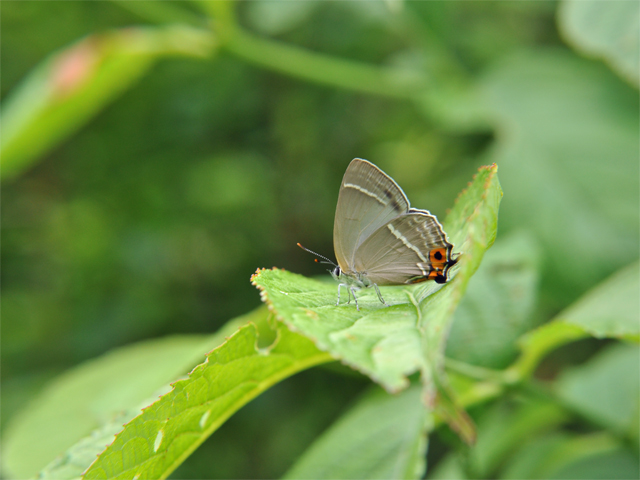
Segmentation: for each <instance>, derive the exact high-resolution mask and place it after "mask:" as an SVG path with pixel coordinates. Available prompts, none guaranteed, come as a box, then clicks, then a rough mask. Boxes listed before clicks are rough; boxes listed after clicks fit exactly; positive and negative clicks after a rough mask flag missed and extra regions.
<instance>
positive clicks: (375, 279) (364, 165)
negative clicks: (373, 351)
mask: <svg viewBox="0 0 640 480" xmlns="http://www.w3.org/2000/svg"><path fill="white" fill-rule="evenodd" d="M298 246H300V247H301V248H303V249H304V250H307V251H308V252H310V253H313V254H314V255H316V256H318V257H320V258H323V259H324V260H325V261H327V262H328V263H330V264H332V265H333V266H334V267H335V268H334V269H333V270H332V271H331V275H332V276H333V278H335V279H336V280H337V281H338V282H339V284H338V302H337V303H336V305H339V304H340V290H341V289H342V288H346V289H347V294H348V295H349V300H348V302H347V303H351V295H353V299H354V301H355V303H356V309H357V310H360V307H359V305H358V300H357V298H356V294H355V292H356V290H359V289H362V288H369V287H374V289H375V291H376V293H377V294H378V298H379V299H380V301H381V302H382V303H383V304H384V305H387V303H386V302H385V301H384V299H383V298H382V294H381V293H380V289H379V288H378V286H384V285H411V284H416V283H420V282H425V281H427V280H435V282H436V283H446V282H447V281H449V270H450V269H451V267H453V266H454V265H455V264H456V263H457V262H458V260H459V257H458V255H459V254H458V255H456V254H454V253H453V244H452V243H451V242H449V240H448V238H447V234H446V233H445V232H444V230H443V229H442V225H440V223H439V222H438V219H437V218H436V217H435V215H432V214H431V213H429V212H428V211H427V210H420V209H417V208H411V206H410V204H409V199H408V198H407V196H406V195H405V193H404V192H403V191H402V189H401V188H400V186H399V185H398V184H397V183H396V182H395V181H394V180H393V179H392V178H391V177H390V176H389V175H387V174H386V173H384V172H383V171H382V170H380V169H379V168H378V167H376V166H375V165H374V164H373V163H371V162H369V161H368V160H363V159H361V158H355V159H353V160H352V161H351V163H350V164H349V166H348V167H347V171H346V172H345V174H344V178H343V179H342V184H341V185H340V193H339V195H338V205H337V207H336V216H335V221H334V224H333V248H334V250H335V254H336V258H337V260H338V264H337V265H336V264H335V263H334V262H332V261H331V260H329V259H328V258H326V257H324V256H322V255H318V254H317V253H315V252H312V251H311V250H309V249H307V248H305V247H303V246H302V245H300V244H298ZM316 261H317V260H316ZM323 263H324V262H323Z"/></svg>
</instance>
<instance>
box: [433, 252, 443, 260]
mask: <svg viewBox="0 0 640 480" xmlns="http://www.w3.org/2000/svg"><path fill="white" fill-rule="evenodd" d="M433 258H435V259H436V260H442V253H440V252H436V253H434V254H433Z"/></svg>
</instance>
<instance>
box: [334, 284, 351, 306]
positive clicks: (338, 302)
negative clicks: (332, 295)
mask: <svg viewBox="0 0 640 480" xmlns="http://www.w3.org/2000/svg"><path fill="white" fill-rule="evenodd" d="M340 287H346V289H347V295H349V300H348V301H347V304H349V303H351V294H350V293H349V285H347V284H346V283H340V284H338V301H337V302H336V307H337V306H338V305H340ZM354 298H355V295H354Z"/></svg>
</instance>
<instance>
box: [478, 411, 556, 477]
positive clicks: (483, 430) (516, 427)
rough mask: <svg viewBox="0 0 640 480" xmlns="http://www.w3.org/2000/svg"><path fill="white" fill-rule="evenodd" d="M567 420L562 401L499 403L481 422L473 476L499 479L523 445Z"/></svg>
mask: <svg viewBox="0 0 640 480" xmlns="http://www.w3.org/2000/svg"><path fill="white" fill-rule="evenodd" d="M567 420H568V415H567V414H566V412H565V411H564V410H563V409H562V408H561V407H560V406H559V405H558V404H556V403H553V402H550V401H546V400H538V399H526V400H525V401H524V402H522V403H518V404H515V405H513V404H512V403H511V402H509V401H501V402H499V403H497V404H496V405H494V406H493V407H492V408H491V409H490V410H489V411H488V412H486V413H485V415H484V416H483V417H482V418H481V419H480V420H479V421H478V441H477V443H476V445H475V447H474V448H473V449H472V450H471V451H470V457H469V465H468V468H469V470H470V472H471V478H495V473H496V472H497V470H498V467H499V466H500V465H501V464H502V462H504V461H505V459H507V458H508V457H509V456H510V455H511V454H512V453H513V452H514V451H515V450H517V449H518V448H519V447H520V446H521V445H522V444H524V443H525V442H526V441H527V440H529V439H530V438H532V437H535V436H537V435H539V434H541V433H543V432H548V431H550V430H552V429H554V428H556V427H557V426H559V425H561V424H562V423H564V422H566V421H567Z"/></svg>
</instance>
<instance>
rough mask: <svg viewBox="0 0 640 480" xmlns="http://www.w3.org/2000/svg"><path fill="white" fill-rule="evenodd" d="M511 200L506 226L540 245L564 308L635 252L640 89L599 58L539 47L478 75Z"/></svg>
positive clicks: (549, 291) (552, 292) (551, 286)
mask: <svg viewBox="0 0 640 480" xmlns="http://www.w3.org/2000/svg"><path fill="white" fill-rule="evenodd" d="M482 88H483V90H484V92H485V94H486V104H487V106H488V108H490V110H491V111H492V112H493V115H494V119H495V123H496V126H497V130H496V135H497V142H496V144H495V147H494V149H493V151H492V152H491V155H490V158H491V160H492V161H495V162H497V163H498V164H499V165H500V179H501V182H502V183H503V184H504V185H508V190H507V193H508V196H509V202H507V203H505V205H504V207H503V208H501V211H500V228H501V229H502V230H501V231H502V232H507V231H509V230H511V229H517V230H521V229H523V228H528V229H530V231H531V233H532V234H534V235H535V236H536V237H537V239H538V240H539V241H540V244H541V246H542V247H543V249H544V252H545V263H544V266H545V271H544V272H543V276H544V279H543V281H542V282H541V286H543V287H544V288H545V290H544V291H543V293H544V294H545V295H546V296H547V297H548V299H549V300H552V301H554V302H555V303H556V306H555V308H556V309H558V310H559V309H561V308H564V307H566V306H567V305H568V304H569V303H571V301H572V300H573V299H574V298H577V297H578V296H579V295H581V294H582V293H583V292H584V291H586V290H587V289H588V288H591V287H592V286H593V285H595V284H596V283H598V282H600V281H601V279H602V278H604V277H605V276H607V275H610V274H611V273H612V272H614V271H616V270H617V269H619V268H621V267H622V266H624V265H627V264H629V263H630V262H633V261H635V260H636V259H637V258H638V244H639V243H640V238H639V235H638V233H639V232H640V220H639V219H640V206H639V204H638V202H637V201H636V199H637V198H639V196H640V185H639V183H638V177H639V176H640V164H639V162H638V157H639V156H640V147H639V144H638V129H639V128H640V125H639V117H638V108H639V107H638V92H637V91H636V90H634V89H632V88H630V87H629V86H628V85H626V84H624V83H623V82H621V81H620V80H619V79H618V78H616V77H615V76H614V75H613V74H612V73H611V72H610V71H609V70H608V69H606V68H605V67H604V66H602V65H600V64H598V63H594V62H590V61H587V60H584V59H581V58H578V57H576V56H575V55H572V54H570V53H568V52H564V51H557V50H544V49H537V50H535V51H521V52H517V54H514V55H511V56H508V57H505V58H504V59H503V60H502V61H501V62H500V63H499V64H497V65H495V67H494V68H493V69H491V70H490V71H489V72H488V73H487V74H486V75H485V77H484V78H483V79H482Z"/></svg>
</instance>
